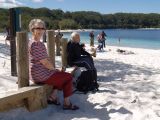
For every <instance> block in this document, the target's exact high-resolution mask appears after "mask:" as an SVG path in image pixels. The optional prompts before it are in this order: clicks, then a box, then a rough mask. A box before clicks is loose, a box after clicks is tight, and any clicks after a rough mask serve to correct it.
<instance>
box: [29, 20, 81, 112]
mask: <svg viewBox="0 0 160 120" xmlns="http://www.w3.org/2000/svg"><path fill="white" fill-rule="evenodd" d="M29 29H30V31H31V33H32V38H31V39H30V41H29V61H30V79H31V80H32V81H33V82H34V83H37V84H38V83H40V84H48V85H51V86H53V92H52V93H51V95H50V97H49V98H48V103H49V104H55V105H60V102H59V100H58V97H57V89H58V90H62V91H63V94H64V103H63V109H64V110H77V109H79V107H78V106H76V105H72V104H71V102H70V99H69V97H70V96H71V95H72V75H71V74H70V73H66V72H64V71H61V70H58V69H56V68H54V67H53V64H52V63H51V62H50V59H49V57H48V54H47V51H46V47H45V45H44V43H43V42H41V41H40V39H41V37H42V36H43V34H44V32H45V29H46V28H45V23H44V22H43V21H42V20H41V19H33V20H31V21H30V23H29Z"/></svg>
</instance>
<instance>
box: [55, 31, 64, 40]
mask: <svg viewBox="0 0 160 120" xmlns="http://www.w3.org/2000/svg"><path fill="white" fill-rule="evenodd" d="M62 37H63V33H61V32H60V29H58V32H57V33H56V38H58V39H61V38H62Z"/></svg>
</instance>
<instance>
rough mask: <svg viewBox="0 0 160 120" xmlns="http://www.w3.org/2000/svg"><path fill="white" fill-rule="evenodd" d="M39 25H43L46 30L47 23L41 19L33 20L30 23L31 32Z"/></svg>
mask: <svg viewBox="0 0 160 120" xmlns="http://www.w3.org/2000/svg"><path fill="white" fill-rule="evenodd" d="M37 24H41V25H43V27H44V28H46V26H45V23H44V21H43V20H41V19H32V20H31V21H30V23H29V30H30V31H31V32H32V30H33V28H34V27H35V25H37Z"/></svg>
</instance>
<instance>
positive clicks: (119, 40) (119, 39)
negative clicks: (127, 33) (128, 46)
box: [118, 37, 121, 45]
mask: <svg viewBox="0 0 160 120" xmlns="http://www.w3.org/2000/svg"><path fill="white" fill-rule="evenodd" d="M120 43H121V38H120V37H119V38H118V44H119V45H120Z"/></svg>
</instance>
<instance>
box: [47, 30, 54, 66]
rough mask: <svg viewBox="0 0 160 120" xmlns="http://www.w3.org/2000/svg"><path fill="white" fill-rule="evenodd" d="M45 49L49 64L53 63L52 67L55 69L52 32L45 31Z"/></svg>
mask: <svg viewBox="0 0 160 120" xmlns="http://www.w3.org/2000/svg"><path fill="white" fill-rule="evenodd" d="M46 35H47V48H48V55H49V57H50V59H51V62H52V63H53V66H54V67H55V37H54V35H55V32H54V30H47V31H46Z"/></svg>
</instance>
